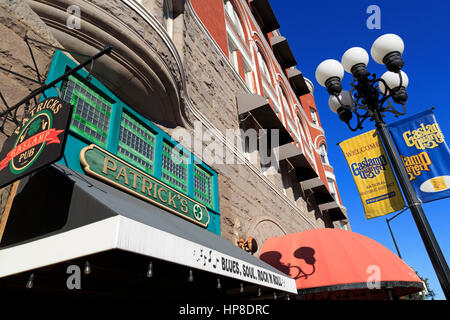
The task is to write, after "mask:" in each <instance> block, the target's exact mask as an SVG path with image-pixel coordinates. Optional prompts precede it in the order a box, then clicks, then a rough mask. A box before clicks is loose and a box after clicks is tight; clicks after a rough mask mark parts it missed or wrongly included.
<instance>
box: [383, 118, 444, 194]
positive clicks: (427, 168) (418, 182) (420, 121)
mask: <svg viewBox="0 0 450 320" xmlns="http://www.w3.org/2000/svg"><path fill="white" fill-rule="evenodd" d="M388 127H389V131H390V132H391V136H392V138H393V140H394V142H395V144H396V146H397V150H398V152H399V154H400V157H401V159H402V161H403V164H404V166H405V168H406V172H407V173H408V176H409V180H410V181H411V184H412V186H413V188H414V190H415V191H416V194H417V197H418V198H419V199H420V200H421V201H423V202H428V201H433V200H437V199H441V198H445V197H449V196H450V151H449V148H448V145H447V143H446V142H445V139H444V134H443V133H442V131H441V128H440V127H439V124H438V123H437V122H436V118H435V115H434V113H433V111H432V110H427V111H424V112H421V113H418V114H416V115H414V116H412V117H409V118H406V119H403V120H401V121H398V122H395V123H393V124H391V125H389V126H388Z"/></svg>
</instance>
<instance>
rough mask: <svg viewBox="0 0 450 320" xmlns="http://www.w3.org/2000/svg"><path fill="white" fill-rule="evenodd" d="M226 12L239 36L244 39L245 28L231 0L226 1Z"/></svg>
mask: <svg viewBox="0 0 450 320" xmlns="http://www.w3.org/2000/svg"><path fill="white" fill-rule="evenodd" d="M225 12H226V13H227V14H228V17H229V18H230V20H231V23H232V24H233V26H234V28H235V30H236V31H237V33H238V35H239V37H240V38H241V39H242V40H244V39H245V36H244V29H243V28H242V24H241V20H240V19H239V16H238V14H237V12H236V10H235V8H234V6H233V4H232V3H231V1H230V0H226V1H225Z"/></svg>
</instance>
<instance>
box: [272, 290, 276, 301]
mask: <svg viewBox="0 0 450 320" xmlns="http://www.w3.org/2000/svg"><path fill="white" fill-rule="evenodd" d="M273 300H277V293H276V292H275V291H274V292H273Z"/></svg>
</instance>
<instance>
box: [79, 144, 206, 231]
mask: <svg viewBox="0 0 450 320" xmlns="http://www.w3.org/2000/svg"><path fill="white" fill-rule="evenodd" d="M80 161H81V165H82V166H83V168H84V171H85V172H86V174H88V175H91V176H93V177H95V178H98V179H100V180H103V181H105V182H107V183H108V184H111V185H112V186H114V187H117V188H120V189H122V190H123V191H125V192H127V193H130V194H132V195H134V196H137V197H139V198H141V199H143V200H145V201H148V202H151V203H154V204H156V205H158V206H160V207H162V208H164V209H166V210H168V211H170V212H172V213H174V214H177V215H179V216H181V217H183V218H185V219H187V220H189V221H191V222H194V223H196V224H198V225H201V226H203V227H205V228H206V227H207V226H208V223H209V213H208V210H207V209H206V207H205V206H204V205H202V204H201V203H199V202H197V201H195V200H193V199H191V198H189V197H188V196H186V195H184V194H182V193H181V192H179V191H177V190H175V189H173V188H172V187H170V186H168V185H166V184H164V183H163V182H161V181H159V180H157V179H155V178H153V177H152V176H150V175H148V174H147V173H145V172H143V171H142V170H140V169H138V168H136V167H134V166H132V165H130V164H129V163H127V162H125V161H123V160H121V159H119V158H118V157H116V156H115V155H113V154H111V153H109V152H108V151H106V150H104V149H102V148H100V147H99V146H97V145H94V144H91V145H90V146H87V147H85V148H83V149H82V150H81V152H80Z"/></svg>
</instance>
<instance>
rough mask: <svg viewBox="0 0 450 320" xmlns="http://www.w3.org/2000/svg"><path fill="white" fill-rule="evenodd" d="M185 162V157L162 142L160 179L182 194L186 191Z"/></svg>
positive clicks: (186, 160)
mask: <svg viewBox="0 0 450 320" xmlns="http://www.w3.org/2000/svg"><path fill="white" fill-rule="evenodd" d="M187 162H188V158H187V156H186V155H184V154H183V153H182V152H181V151H179V150H176V149H175V150H174V147H173V146H172V145H170V144H169V143H167V142H166V141H164V142H163V152H162V166H161V179H162V180H163V181H164V182H167V183H168V184H169V185H171V186H172V187H174V188H176V189H178V190H181V191H184V192H186V191H187Z"/></svg>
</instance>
